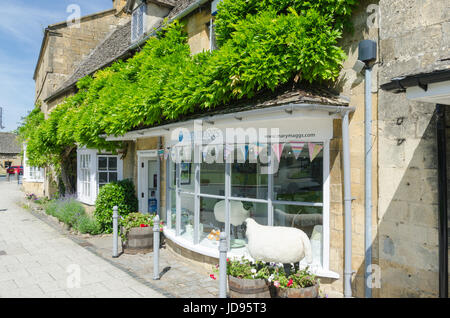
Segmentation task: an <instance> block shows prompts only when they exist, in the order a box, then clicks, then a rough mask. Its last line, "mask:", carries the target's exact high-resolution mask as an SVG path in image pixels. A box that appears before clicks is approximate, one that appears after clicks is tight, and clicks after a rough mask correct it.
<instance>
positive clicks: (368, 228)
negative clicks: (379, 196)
mask: <svg viewBox="0 0 450 318" xmlns="http://www.w3.org/2000/svg"><path fill="white" fill-rule="evenodd" d="M371 90H372V69H371V68H370V67H366V70H365V97H364V99H365V110H364V113H365V114H364V126H365V132H364V149H365V153H366V154H365V167H364V168H365V169H364V170H365V177H364V184H365V187H364V192H365V194H364V203H365V231H364V233H365V234H364V246H365V263H364V282H365V284H364V286H365V296H366V298H372V288H371V287H370V286H369V282H368V280H369V279H370V277H371V274H372V272H371V271H369V269H371V268H372V138H371V137H372V94H371Z"/></svg>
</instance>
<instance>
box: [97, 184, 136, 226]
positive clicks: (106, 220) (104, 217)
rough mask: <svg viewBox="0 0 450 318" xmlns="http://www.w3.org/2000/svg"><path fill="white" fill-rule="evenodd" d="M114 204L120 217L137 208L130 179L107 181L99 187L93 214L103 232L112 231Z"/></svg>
mask: <svg viewBox="0 0 450 318" xmlns="http://www.w3.org/2000/svg"><path fill="white" fill-rule="evenodd" d="M114 206H117V207H118V212H119V215H120V216H122V217H125V216H126V215H128V214H129V213H132V212H135V211H137V210H138V200H137V197H136V195H135V190H134V185H133V182H132V181H131V180H122V181H118V182H113V183H109V184H106V185H104V186H102V187H101V188H100V191H99V194H98V196H97V200H96V201H95V211H94V216H95V219H96V220H97V222H98V223H99V224H100V227H101V229H102V232H104V233H111V231H112V215H113V207H114Z"/></svg>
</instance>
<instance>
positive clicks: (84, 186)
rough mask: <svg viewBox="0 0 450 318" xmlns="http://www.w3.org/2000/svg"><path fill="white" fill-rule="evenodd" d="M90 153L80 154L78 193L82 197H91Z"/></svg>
mask: <svg viewBox="0 0 450 318" xmlns="http://www.w3.org/2000/svg"><path fill="white" fill-rule="evenodd" d="M91 160H92V159H91V155H90V154H83V155H80V185H81V189H80V194H81V197H82V198H88V199H89V198H91V195H92V192H91V184H92V180H91Z"/></svg>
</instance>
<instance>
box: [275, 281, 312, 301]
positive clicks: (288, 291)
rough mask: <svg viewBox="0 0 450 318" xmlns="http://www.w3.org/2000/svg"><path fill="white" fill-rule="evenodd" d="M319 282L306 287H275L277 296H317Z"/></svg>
mask: <svg viewBox="0 0 450 318" xmlns="http://www.w3.org/2000/svg"><path fill="white" fill-rule="evenodd" d="M318 296H319V284H316V285H314V286H311V287H306V288H277V297H278V298H317V297H318Z"/></svg>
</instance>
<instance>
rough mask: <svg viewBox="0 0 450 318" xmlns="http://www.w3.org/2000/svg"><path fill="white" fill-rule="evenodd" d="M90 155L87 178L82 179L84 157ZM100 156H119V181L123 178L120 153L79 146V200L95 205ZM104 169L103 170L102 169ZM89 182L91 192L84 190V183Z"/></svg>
mask: <svg viewBox="0 0 450 318" xmlns="http://www.w3.org/2000/svg"><path fill="white" fill-rule="evenodd" d="M87 155H89V156H90V158H91V159H90V164H89V166H88V168H85V169H88V173H87V176H88V178H87V180H82V178H81V177H82V173H83V172H82V169H83V168H82V167H81V165H82V157H83V156H87ZM98 157H117V181H119V180H123V160H122V159H121V157H120V155H111V154H107V153H101V152H99V151H98V150H97V149H88V148H78V150H77V197H78V201H80V202H82V203H84V204H87V205H94V204H95V200H96V199H97V195H98V192H99V183H98V180H99V178H98V172H99V170H98ZM102 171H103V170H102ZM86 182H89V185H90V193H85V192H84V191H83V183H86Z"/></svg>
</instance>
